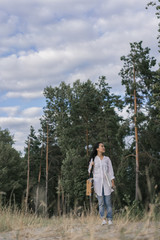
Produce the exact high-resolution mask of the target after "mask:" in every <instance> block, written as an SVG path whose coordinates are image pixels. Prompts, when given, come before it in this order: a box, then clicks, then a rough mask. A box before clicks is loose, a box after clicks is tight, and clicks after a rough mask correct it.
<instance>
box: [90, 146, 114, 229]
mask: <svg viewBox="0 0 160 240" xmlns="http://www.w3.org/2000/svg"><path fill="white" fill-rule="evenodd" d="M104 153H105V147H104V144H103V143H102V142H98V143H96V144H95V146H94V148H93V151H92V153H91V156H90V161H89V167H88V172H89V174H90V173H91V171H92V167H93V180H94V191H95V193H96V196H97V199H98V205H99V214H100V217H101V219H102V225H104V224H107V221H106V220H108V224H109V225H111V224H112V205H111V193H112V191H113V188H115V184H114V178H115V177H114V172H113V167H112V163H111V160H110V158H109V157H106V156H104ZM105 207H106V209H107V216H106V217H105Z"/></svg>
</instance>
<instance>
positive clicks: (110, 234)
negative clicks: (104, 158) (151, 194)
mask: <svg viewBox="0 0 160 240" xmlns="http://www.w3.org/2000/svg"><path fill="white" fill-rule="evenodd" d="M12 239H16V240H25V239H26V240H36V239H37V240H41V239H43V240H44V239H46V240H54V239H66V240H67V239H71V240H106V239H112V240H118V239H120V240H130V239H131V240H132V239H135V240H138V239H141V240H152V239H153V240H160V219H159V217H157V216H155V209H154V205H153V206H151V208H150V210H149V211H148V212H146V213H144V214H143V216H142V217H141V218H140V217H138V218H137V217H136V216H135V217H133V216H132V215H131V214H130V210H129V209H126V212H125V214H120V213H119V214H116V213H115V214H114V224H113V225H111V226H108V225H104V226H102V225H101V220H100V218H99V215H98V213H97V212H95V211H93V212H92V213H88V214H85V215H84V214H83V213H82V214H81V216H77V215H76V213H75V212H72V214H70V215H68V216H66V215H65V216H60V217H52V218H45V217H37V216H36V215H34V214H29V213H27V214H25V213H23V212H21V211H18V210H11V209H10V208H1V209H0V240H12Z"/></svg>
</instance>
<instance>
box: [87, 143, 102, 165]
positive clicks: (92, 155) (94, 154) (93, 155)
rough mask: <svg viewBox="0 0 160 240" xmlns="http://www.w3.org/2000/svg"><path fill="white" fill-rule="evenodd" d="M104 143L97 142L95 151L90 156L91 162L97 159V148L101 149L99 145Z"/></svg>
mask: <svg viewBox="0 0 160 240" xmlns="http://www.w3.org/2000/svg"><path fill="white" fill-rule="evenodd" d="M100 143H102V142H97V143H96V144H95V145H94V147H93V150H92V152H91V155H90V158H89V162H90V161H91V159H93V161H94V159H95V157H96V156H97V148H99V144H100Z"/></svg>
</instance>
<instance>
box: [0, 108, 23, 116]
mask: <svg viewBox="0 0 160 240" xmlns="http://www.w3.org/2000/svg"><path fill="white" fill-rule="evenodd" d="M18 111H19V106H14V107H0V112H4V113H6V114H7V116H9V117H12V116H15V115H16V114H17V113H18Z"/></svg>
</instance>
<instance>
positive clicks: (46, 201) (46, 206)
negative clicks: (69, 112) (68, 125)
mask: <svg viewBox="0 0 160 240" xmlns="http://www.w3.org/2000/svg"><path fill="white" fill-rule="evenodd" d="M48 131H49V130H48V124H47V144H46V191H45V214H47V209H48V142H49V141H48Z"/></svg>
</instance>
